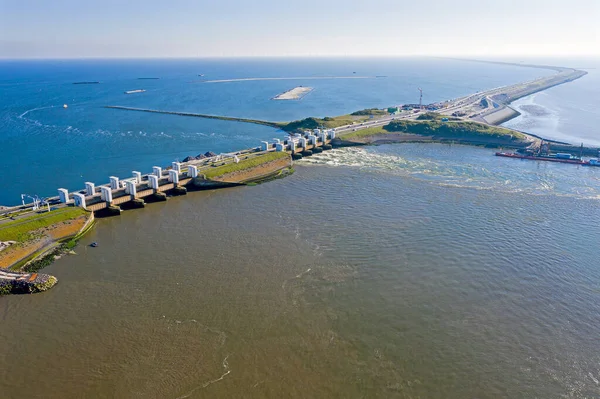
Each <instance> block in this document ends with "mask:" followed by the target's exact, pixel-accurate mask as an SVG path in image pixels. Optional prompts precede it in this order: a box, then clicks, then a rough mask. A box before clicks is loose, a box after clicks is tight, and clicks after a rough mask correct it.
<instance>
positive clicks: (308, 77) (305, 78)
mask: <svg viewBox="0 0 600 399" xmlns="http://www.w3.org/2000/svg"><path fill="white" fill-rule="evenodd" d="M308 79H311V80H319V79H377V76H298V77H288V78H236V79H216V80H194V81H192V82H190V83H229V82H251V81H260V80H308Z"/></svg>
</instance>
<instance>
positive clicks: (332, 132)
mask: <svg viewBox="0 0 600 399" xmlns="http://www.w3.org/2000/svg"><path fill="white" fill-rule="evenodd" d="M328 136H329V139H330V140H333V139H334V138H335V129H329V134H328Z"/></svg>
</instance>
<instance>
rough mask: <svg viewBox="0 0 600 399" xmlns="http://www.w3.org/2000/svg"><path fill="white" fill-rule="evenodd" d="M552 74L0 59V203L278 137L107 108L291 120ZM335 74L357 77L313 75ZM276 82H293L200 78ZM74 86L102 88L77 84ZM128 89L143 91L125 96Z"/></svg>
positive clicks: (282, 63) (256, 62)
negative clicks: (297, 93)
mask: <svg viewBox="0 0 600 399" xmlns="http://www.w3.org/2000/svg"><path fill="white" fill-rule="evenodd" d="M549 73H552V72H551V71H548V70H543V69H532V68H519V67H515V66H503V65H494V64H482V63H473V62H467V61H457V60H445V59H435V58H399V59H362V58H357V59H190V60H152V59H149V60H29V61H10V60H9V61H6V60H5V61H0V93H1V95H0V153H1V157H0V167H1V168H2V170H4V171H6V172H5V174H4V178H2V179H1V180H0V204H2V205H14V204H17V203H19V202H20V194H22V193H28V194H32V195H34V194H35V195H39V196H52V195H56V193H57V192H56V189H57V188H59V187H65V188H68V189H69V190H76V189H80V188H82V187H83V186H84V182H85V181H92V182H96V183H97V184H99V183H104V182H107V181H108V176H111V175H117V176H122V177H125V176H129V175H130V173H131V171H132V170H140V171H142V172H147V171H150V170H151V167H152V166H153V165H168V164H170V162H171V161H174V160H178V159H179V160H181V159H183V158H184V157H186V156H188V155H197V154H199V153H203V152H206V151H214V152H217V153H219V152H226V151H233V150H238V149H242V148H248V147H252V146H256V145H259V143H260V141H261V140H265V139H271V138H273V137H280V136H282V134H283V132H281V131H277V130H276V129H272V128H269V127H264V126H258V125H251V124H242V123H232V122H224V121H218V120H206V119H200V118H194V117H180V116H171V115H159V114H147V113H137V112H129V111H121V110H112V109H106V108H104V107H105V106H107V105H123V106H130V107H141V108H152V109H159V110H168V111H185V112H195V113H204V114H214V115H227V116H237V117H247V118H256V119H264V120H270V121H290V120H295V119H300V118H305V117H308V116H319V117H323V116H328V115H330V116H331V115H340V114H344V113H348V112H352V111H355V110H359V109H362V108H370V107H386V106H392V105H397V104H403V103H414V102H418V99H419V97H418V94H419V92H418V88H422V89H423V101H424V102H425V103H430V102H435V101H440V100H445V99H451V98H455V97H458V96H462V95H466V94H469V93H473V92H476V91H481V90H484V89H489V88H492V87H497V86H500V85H505V84H511V83H515V82H519V81H524V80H528V79H533V78H536V77H539V76H542V75H547V74H549ZM199 75H204V76H199ZM331 76H337V77H354V79H311V78H323V77H331ZM376 76H379V77H376ZM272 77H276V78H297V79H289V80H287V79H286V80H255V81H238V82H223V83H203V82H202V81H203V80H220V79H236V78H272ZM356 77H365V78H358V79H357V78H356ZM138 78H159V79H154V80H147V79H144V80H140V79H138ZM80 81H99V82H100V83H99V84H93V85H75V84H73V83H74V82H80ZM576 84H579V83H576ZM582 84H583V82H582ZM300 85H302V86H310V87H313V88H314V90H313V91H312V92H311V93H310V94H309V95H308V96H306V97H305V98H304V99H302V100H301V101H273V100H271V98H272V97H273V96H275V95H277V94H278V93H281V92H283V91H285V90H288V89H290V88H292V87H295V86H300ZM136 89H143V90H146V91H145V92H144V93H138V94H129V95H127V94H124V92H125V91H128V90H136ZM590 95H593V93H592V94H590ZM63 104H66V105H67V106H68V108H63Z"/></svg>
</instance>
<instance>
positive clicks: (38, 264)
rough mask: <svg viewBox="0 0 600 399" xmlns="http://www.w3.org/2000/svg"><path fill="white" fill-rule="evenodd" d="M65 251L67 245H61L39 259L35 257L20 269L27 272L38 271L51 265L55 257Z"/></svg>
mask: <svg viewBox="0 0 600 399" xmlns="http://www.w3.org/2000/svg"><path fill="white" fill-rule="evenodd" d="M65 251H66V249H65V246H64V245H61V246H60V247H59V248H57V249H55V250H54V251H52V252H51V253H49V254H47V255H44V256H42V257H41V258H39V259H34V260H32V261H31V262H28V263H27V264H26V265H25V266H23V268H22V269H21V270H20V271H22V272H25V273H35V272H38V271H40V270H42V269H43V268H45V267H46V266H50V265H51V264H52V262H54V259H55V258H56V257H57V256H59V255H62V254H63V253H64V252H65Z"/></svg>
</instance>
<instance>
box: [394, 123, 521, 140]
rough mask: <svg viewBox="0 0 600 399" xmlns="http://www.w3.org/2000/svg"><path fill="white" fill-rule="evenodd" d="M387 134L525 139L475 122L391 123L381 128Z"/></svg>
mask: <svg viewBox="0 0 600 399" xmlns="http://www.w3.org/2000/svg"><path fill="white" fill-rule="evenodd" d="M383 128H384V129H385V130H387V131H388V132H399V133H410V134H418V135H421V136H441V137H442V138H446V139H476V138H478V137H479V138H482V137H485V138H486V139H490V138H496V139H510V138H512V139H517V140H522V139H525V135H523V134H521V133H518V132H515V131H512V130H508V129H504V128H501V127H495V126H489V125H484V124H482V123H476V122H438V121H406V120H400V121H392V122H391V123H390V124H388V125H386V126H384V127H383Z"/></svg>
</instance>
